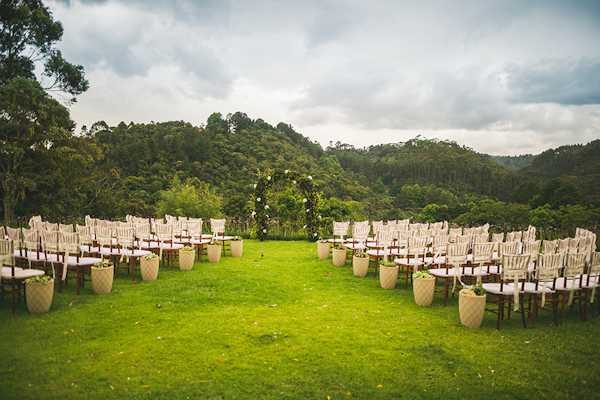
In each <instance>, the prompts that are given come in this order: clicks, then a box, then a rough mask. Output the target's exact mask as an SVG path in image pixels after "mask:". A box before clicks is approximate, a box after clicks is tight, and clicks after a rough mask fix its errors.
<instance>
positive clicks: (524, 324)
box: [519, 296, 537, 328]
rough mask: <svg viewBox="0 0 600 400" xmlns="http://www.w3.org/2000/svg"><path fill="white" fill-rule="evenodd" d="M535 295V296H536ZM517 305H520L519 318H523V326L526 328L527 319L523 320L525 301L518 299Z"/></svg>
mask: <svg viewBox="0 0 600 400" xmlns="http://www.w3.org/2000/svg"><path fill="white" fill-rule="evenodd" d="M536 297H537V296H536ZM519 305H520V306H521V319H523V328H527V321H525V308H524V305H525V302H524V301H523V299H522V298H521V299H519Z"/></svg>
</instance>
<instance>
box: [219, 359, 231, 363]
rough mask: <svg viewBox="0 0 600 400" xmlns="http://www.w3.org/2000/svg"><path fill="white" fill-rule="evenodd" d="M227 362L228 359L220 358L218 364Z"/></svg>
mask: <svg viewBox="0 0 600 400" xmlns="http://www.w3.org/2000/svg"><path fill="white" fill-rule="evenodd" d="M227 360H229V359H228V358H221V359H220V360H219V362H223V361H227Z"/></svg>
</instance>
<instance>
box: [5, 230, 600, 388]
mask: <svg viewBox="0 0 600 400" xmlns="http://www.w3.org/2000/svg"><path fill="white" fill-rule="evenodd" d="M349 265H350V264H349V263H348V264H347V266H346V267H333V265H332V262H331V258H330V259H327V260H319V259H318V258H317V255H316V244H314V243H308V242H275V241H273V242H265V243H261V242H257V241H251V240H245V241H244V256H243V258H241V259H235V258H231V257H230V256H229V255H228V256H227V257H225V258H222V259H221V262H220V263H217V264H209V263H208V262H204V263H201V264H200V263H198V262H196V264H195V265H194V269H193V270H192V271H186V272H181V271H179V270H177V266H175V271H172V272H171V270H170V269H168V268H167V267H165V266H162V267H161V271H160V272H159V278H158V280H157V281H154V282H143V281H141V276H140V275H139V272H137V273H136V281H135V282H134V283H132V281H131V278H130V277H128V276H126V273H125V272H124V271H122V272H121V274H120V275H119V277H118V278H117V279H116V280H115V283H114V285H113V290H114V292H113V293H111V294H108V295H104V296H95V295H94V294H93V291H92V288H91V284H88V285H86V288H85V289H84V290H83V292H82V294H81V295H79V296H77V295H76V294H75V293H76V292H75V287H74V285H72V284H71V285H69V287H67V288H66V289H64V290H63V293H60V294H58V293H55V295H54V301H53V305H52V308H51V310H50V312H49V313H46V314H41V315H32V314H29V313H28V311H27V309H26V307H25V306H24V305H22V304H21V305H19V306H18V307H17V312H16V314H15V315H12V313H11V311H10V301H9V299H4V301H3V302H2V304H1V307H0V321H1V324H2V325H1V326H2V329H1V330H0V390H1V394H0V397H1V398H3V399H9V398H11V399H12V398H20V399H47V398H61V399H65V398H77V399H81V398H86V399H94V398H102V399H106V398H157V399H165V398H173V399H186V398H188V397H189V398H190V399H197V398H210V399H220V398H224V399H236V398H257V399H269V398H274V399H286V398H287V399H290V398H296V399H307V398H311V399H313V398H314V399H327V398H328V396H329V398H330V399H348V398H361V399H377V398H422V397H432V398H442V397H445V398H489V399H492V398H561V399H564V398H575V399H584V398H598V393H599V392H598V390H600V381H599V378H600V364H599V363H600V357H599V354H600V341H599V340H598V337H599V332H600V317H599V316H598V309H597V307H596V305H595V304H594V307H593V308H592V311H591V314H590V319H589V321H588V322H586V323H583V322H581V320H580V319H579V315H578V312H577V310H570V311H569V312H568V313H567V314H568V315H567V318H566V321H565V325H564V326H561V327H555V326H554V323H553V319H552V316H551V314H549V313H543V314H542V315H541V316H540V317H539V319H538V321H537V324H536V329H534V330H532V329H527V330H525V329H523V327H522V325H521V320H520V318H519V316H518V315H517V316H516V317H515V318H512V319H511V320H509V321H503V324H502V327H501V330H500V331H499V332H498V331H496V329H495V318H494V316H492V315H486V318H485V320H484V322H483V326H482V328H481V329H479V330H471V329H468V328H464V327H462V326H461V325H460V322H459V318H458V304H457V303H458V301H457V299H456V298H455V299H452V300H450V301H449V306H448V307H445V308H444V307H443V299H442V298H441V297H440V296H439V295H436V298H435V299H434V303H433V305H432V306H431V307H429V308H423V307H418V306H416V305H415V304H414V301H413V297H412V290H411V289H410V287H409V290H407V291H405V290H403V289H400V288H396V289H394V290H383V289H381V288H380V287H379V280H378V279H376V278H374V277H373V274H372V272H369V276H368V277H367V278H356V277H354V276H353V274H352V269H351V267H350V266H349Z"/></svg>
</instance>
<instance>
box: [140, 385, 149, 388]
mask: <svg viewBox="0 0 600 400" xmlns="http://www.w3.org/2000/svg"><path fill="white" fill-rule="evenodd" d="M142 387H143V388H147V387H150V385H142Z"/></svg>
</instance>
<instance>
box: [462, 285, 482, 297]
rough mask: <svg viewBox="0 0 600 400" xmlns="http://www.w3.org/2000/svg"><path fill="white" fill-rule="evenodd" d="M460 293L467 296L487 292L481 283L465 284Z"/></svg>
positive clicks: (480, 294)
mask: <svg viewBox="0 0 600 400" xmlns="http://www.w3.org/2000/svg"><path fill="white" fill-rule="evenodd" d="M460 293H462V294H465V295H467V296H483V295H485V294H486V293H487V292H486V290H485V289H484V288H483V286H482V284H481V283H478V284H475V285H465V286H464V288H463V289H461V291H460Z"/></svg>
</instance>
